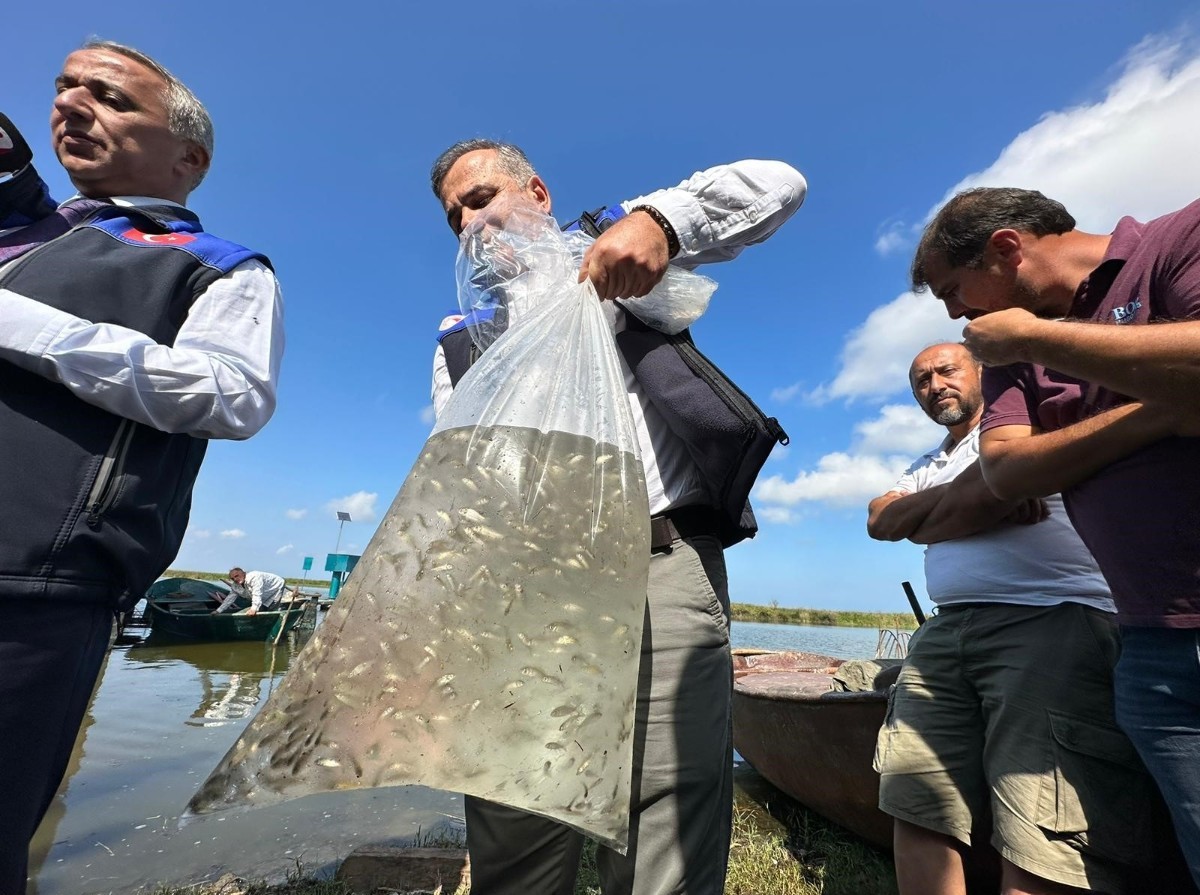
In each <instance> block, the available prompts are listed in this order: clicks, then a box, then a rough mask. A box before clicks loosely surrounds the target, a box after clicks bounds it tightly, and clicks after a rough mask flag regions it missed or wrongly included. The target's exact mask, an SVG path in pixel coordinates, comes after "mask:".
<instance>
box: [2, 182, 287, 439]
mask: <svg viewBox="0 0 1200 895" xmlns="http://www.w3.org/2000/svg"><path fill="white" fill-rule="evenodd" d="M72 198H77V197H72ZM67 201H71V200H67ZM109 201H111V202H112V203H113V204H114V205H119V206H122V207H134V208H136V207H139V206H144V205H175V206H178V203H175V202H169V201H167V200H165V199H154V198H151V197H146V196H114V197H111V198H110V199H109ZM20 260H21V259H20V258H18V259H15V260H14V261H11V262H9V264H16V263H20ZM7 266H8V265H4V266H3V267H0V277H3V274H4V267H7ZM103 301H104V296H103V295H97V296H96V299H95V302H96V307H97V309H99V308H101V307H103ZM0 320H3V321H4V325H3V326H0V359H3V360H6V361H9V362H11V363H13V364H16V365H17V366H19V367H22V368H24V369H26V370H30V371H31V372H34V373H37V374H38V375H39V376H44V377H45V378H46V379H50V380H52V381H54V382H60V383H62V384H63V385H65V386H66V387H67V388H68V389H70V390H71V392H72V393H73V394H74V395H75V396H76V397H78V398H80V399H81V400H83V401H86V402H87V403H89V404H93V405H95V406H97V407H100V408H103V409H104V410H107V411H109V412H110V413H114V414H117V415H118V416H123V417H127V418H128V419H131V420H134V421H135V422H138V423H143V424H145V425H147V426H151V427H153V428H155V429H159V430H161V431H163V432H173V433H176V432H182V433H187V434H188V435H193V436H195V437H197V438H233V439H241V438H249V437H250V436H251V435H253V434H254V433H255V432H257V431H258V430H259V429H261V428H262V427H263V426H264V425H265V424H266V422H267V420H269V419H270V418H271V414H272V413H274V410H275V393H276V388H277V385H278V381H279V366H280V362H281V360H282V358H283V347H284V335H283V295H282V292H281V291H280V288H279V281H278V280H277V279H276V278H275V274H274V273H272V271H271V269H270V268H268V267H267V266H266V265H265V264H263V263H262V262H261V261H257V260H253V259H251V260H248V261H243V262H242V263H241V264H239V265H238V266H237V267H235V268H234V269H233V270H231V271H230V272H229V273H227V274H225V276H223V277H221V278H220V279H219V280H216V281H215V282H214V283H212V285H210V286H209V287H208V288H207V289H206V290H205V291H204V292H203V293H202V294H201V295H200V296H199V297H197V298H196V300H195V302H194V303H193V304H192V306H191V308H190V309H189V311H188V315H187V318H186V319H185V320H184V322H183V325H182V326H181V327H180V328H179V333H178V335H176V337H175V340H174V342H173V344H171V345H163V344H160V343H159V342H156V341H154V340H153V339H151V338H150V337H149V336H147V335H145V334H144V333H140V332H138V331H137V330H134V329H129V328H127V327H123V326H116V325H113V324H108V323H94V322H92V321H90V320H85V319H83V318H81V317H76V316H74V315H72V314H67V313H64V312H63V311H59V310H57V309H55V308H52V307H49V306H48V305H45V304H42V303H41V302H39V301H35V300H34V299H31V298H27V297H26V296H24V295H21V294H19V293H16V292H13V291H12V290H9V289H3V288H0Z"/></svg>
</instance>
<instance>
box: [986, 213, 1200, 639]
mask: <svg viewBox="0 0 1200 895" xmlns="http://www.w3.org/2000/svg"><path fill="white" fill-rule="evenodd" d="M1067 316H1068V317H1070V318H1073V319H1080V320H1092V321H1094V322H1095V323H1097V324H1101V325H1107V326H1144V325H1146V324H1151V323H1156V322H1164V321H1170V320H1185V319H1197V318H1200V201H1196V202H1193V203H1192V204H1191V205H1188V206H1187V207H1186V208H1183V209H1181V210H1180V211H1177V212H1174V213H1173V214H1168V215H1164V216H1163V217H1161V218H1157V219H1155V220H1153V221H1150V222H1149V223H1146V224H1142V223H1139V222H1137V221H1135V220H1133V219H1132V218H1128V217H1127V218H1122V219H1121V221H1120V222H1119V223H1118V224H1117V228H1116V229H1115V230H1114V231H1113V234H1112V239H1111V241H1110V242H1109V246H1108V251H1107V252H1106V253H1105V256H1104V260H1103V261H1101V262H1100V265H1099V266H1098V267H1097V268H1096V269H1095V270H1093V271H1092V273H1091V274H1090V275H1089V276H1088V277H1087V279H1085V280H1084V281H1083V282H1082V283H1081V284H1080V286H1079V290H1078V292H1077V293H1076V296H1075V303H1074V304H1073V305H1072V307H1071V311H1070V313H1069V314H1068V315H1067ZM983 393H984V399H985V401H986V404H987V409H986V410H985V412H984V416H983V423H982V429H983V431H985V432H986V431H987V430H989V429H995V428H997V427H998V426H1009V425H1032V426H1036V427H1038V428H1040V429H1043V430H1046V431H1050V430H1053V429H1061V428H1063V427H1065V426H1069V425H1071V424H1072V423H1076V422H1079V421H1080V420H1082V419H1085V418H1087V417H1089V416H1092V415H1093V414H1096V413H1098V412H1100V411H1102V410H1106V409H1108V408H1110V407H1115V406H1117V405H1119V404H1125V403H1128V402H1129V400H1130V399H1129V398H1127V397H1125V396H1123V395H1119V394H1117V393H1115V392H1112V391H1110V390H1108V389H1106V388H1104V387H1102V386H1098V385H1094V384H1091V383H1087V382H1084V381H1082V380H1080V379H1076V378H1074V377H1072V376H1065V375H1063V374H1061V373H1057V372H1055V371H1053V370H1047V369H1046V368H1045V367H1042V366H1039V365H1037V364H1013V365H1011V366H1007V367H990V368H988V369H986V370H985V371H984V374H983ZM1198 397H1200V396H1198ZM1063 497H1064V499H1065V501H1066V505H1067V512H1068V514H1069V515H1070V517H1071V521H1072V523H1074V525H1075V528H1076V530H1077V531H1078V532H1079V535H1080V537H1082V538H1083V541H1084V543H1085V544H1087V546H1088V548H1089V549H1090V550H1091V551H1092V554H1093V555H1094V556H1095V557H1096V562H1097V563H1099V565H1100V569H1101V571H1103V572H1104V576H1105V578H1107V579H1108V583H1109V586H1110V587H1111V588H1112V592H1113V598H1114V599H1115V600H1116V603H1117V609H1118V612H1119V615H1120V621H1121V623H1122V624H1126V625H1139V626H1154V627H1174V628H1195V627H1200V439H1196V438H1167V439H1165V440H1163V441H1160V442H1157V443H1155V444H1152V445H1150V446H1148V447H1146V448H1144V449H1142V450H1140V451H1137V452H1135V453H1133V454H1130V455H1129V456H1127V457H1125V458H1123V459H1121V460H1119V461H1117V462H1116V463H1113V464H1111V465H1109V466H1106V467H1105V468H1104V469H1102V470H1100V471H1099V472H1098V473H1096V474H1095V475H1093V476H1091V477H1090V478H1088V479H1086V480H1084V481H1083V482H1080V483H1079V484H1078V485H1076V486H1075V487H1073V488H1070V489H1068V490H1067V491H1066V492H1064V494H1063Z"/></svg>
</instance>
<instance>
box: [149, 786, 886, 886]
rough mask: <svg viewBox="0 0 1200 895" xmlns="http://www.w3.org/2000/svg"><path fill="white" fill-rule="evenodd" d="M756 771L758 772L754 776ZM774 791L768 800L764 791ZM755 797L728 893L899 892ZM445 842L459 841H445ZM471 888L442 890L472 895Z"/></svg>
mask: <svg viewBox="0 0 1200 895" xmlns="http://www.w3.org/2000/svg"><path fill="white" fill-rule="evenodd" d="M750 773H751V774H752V773H753V772H750ZM755 776H756V775H755ZM764 788H765V789H766V791H768V792H770V793H771V796H770V798H769V799H768V801H769V804H764V803H763V802H762V801H760V800H761V799H762V792H763V790H764ZM753 789H754V790H755V796H754V797H751V796H750V795H748V794H747V793H746V792H745V791H743V790H741V789H739V791H738V796H737V800H736V802H735V805H734V817H733V841H732V843H731V847H730V852H729V874H728V876H727V877H726V881H725V895H896V880H895V874H894V872H893V870H892V861H891V857H890V856H889V855H886V854H883V853H881V852H879V851H877V850H875V849H873V848H871V847H870V846H869V845H867V844H865V843H864V842H862V841H861V840H859V839H857V838H856V837H854V836H851V835H850V834H848V833H846V832H845V831H843V830H841V829H840V828H838V827H835V826H833V825H832V824H830V823H828V822H827V821H825V820H823V819H822V818H820V817H819V816H818V815H816V814H813V813H811V812H809V811H806V810H805V809H804V808H803V807H801V806H799V805H796V804H795V803H794V802H791V801H790V800H788V799H787V798H786V797H784V796H782V795H780V794H778V793H777V792H775V791H774V790H772V789H770V785H769V784H765V783H759V784H758V785H757V786H755V787H753ZM441 844H442V845H447V846H448V845H454V844H456V843H453V842H449V841H446V842H442V843H441ZM595 855H596V849H595V845H594V843H591V842H590V841H589V843H588V845H587V847H586V848H585V850H584V856H583V861H582V865H581V867H580V872H579V879H578V881H577V882H576V885H575V895H600V880H599V877H598V876H597V873H596V860H595ZM469 892H470V890H469V889H462V890H460V891H458V892H454V893H451V892H450V891H444V892H440V893H438V895H469ZM153 895H366V893H360V892H355V891H354V890H352V889H350V888H348V887H347V886H346V885H345V884H344V883H341V882H338V881H329V880H315V879H312V878H306V877H305V876H304V875H303V873H300V872H298V873H297V874H296V875H295V876H294V878H292V879H290V880H288V881H287V882H286V883H283V884H280V885H274V886H271V885H267V884H266V883H261V882H260V883H242V882H240V881H238V882H233V881H232V880H231V879H229V878H228V877H226V878H225V879H224V880H223V881H222V882H221V883H218V884H212V885H203V886H184V887H168V886H161V887H159V888H157V889H154V890H153Z"/></svg>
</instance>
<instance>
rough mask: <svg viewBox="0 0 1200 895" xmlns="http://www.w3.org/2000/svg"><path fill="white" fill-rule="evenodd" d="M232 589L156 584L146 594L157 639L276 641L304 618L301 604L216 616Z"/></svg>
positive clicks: (182, 582) (185, 581) (181, 581)
mask: <svg viewBox="0 0 1200 895" xmlns="http://www.w3.org/2000/svg"><path fill="white" fill-rule="evenodd" d="M228 593H229V589H228V588H226V587H224V586H222V585H220V584H218V583H216V582H212V581H199V580H196V579H191V578H174V579H166V580H164V581H159V582H156V583H155V585H154V586H153V587H152V588H151V590H150V591H148V592H147V594H146V613H145V616H146V621H147V623H148V624H149V626H150V633H151V635H152V636H153V637H154V638H155V639H171V640H190V641H202V642H208V643H222V642H227V641H236V640H277V639H279V638H280V637H282V636H283V635H284V634H286V633H287V632H288V631H290V630H292V628H294V627H295V626H296V625H297V623H299V621H300V618H301V616H303V615H304V605H305V604H302V603H295V604H289V605H288V606H287V607H285V608H282V609H279V610H260V611H259V612H257V613H255V614H254V615H242V614H239V613H236V612H223V613H221V614H219V615H217V614H214V612H213V610H214V609H216V607H217V606H218V605H220V602H221V600H222V599H224V597H225V596H227V595H228Z"/></svg>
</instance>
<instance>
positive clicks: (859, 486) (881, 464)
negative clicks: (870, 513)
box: [754, 402, 946, 520]
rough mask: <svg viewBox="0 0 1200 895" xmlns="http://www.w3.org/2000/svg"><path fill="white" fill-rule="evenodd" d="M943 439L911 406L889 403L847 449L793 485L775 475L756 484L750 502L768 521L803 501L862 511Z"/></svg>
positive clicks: (859, 430)
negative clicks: (853, 507)
mask: <svg viewBox="0 0 1200 895" xmlns="http://www.w3.org/2000/svg"><path fill="white" fill-rule="evenodd" d="M945 435H946V431H945V429H943V428H942V427H941V426H939V425H937V424H936V423H934V422H932V421H931V420H930V419H929V417H927V416H926V415H925V413H924V412H923V411H922V410H921V408H920V407H918V406H917V405H916V403H915V402H914V403H913V404H911V405H910V404H888V405H886V406H884V407H881V408H880V409H879V413H878V415H877V416H875V417H872V418H871V419H866V420H862V421H861V422H859V423H857V424H855V426H854V437H853V440H852V441H853V443H852V444H851V446H850V448H849V450H846V451H835V452H833V453H830V454H826V455H825V456H824V457H822V458H821V459H820V460H818V461H817V465H816V468H815V469H812V470H807V471H801V472H800V473H798V474H797V475H796V477H795V478H793V479H791V480H789V479H788V478H787V477H786V476H782V475H773V476H770V477H769V478H766V479H764V480H762V481H760V482H759V483H758V485H757V486H756V487H755V489H754V500H755V501H756V502H757V503H759V504H762V507H761V509H759V510H757V512H760V513H761V514H762V516H763V518H765V519H771V518H772V514H775V513H777V512H781V511H783V510H784V508H786V507H792V506H795V505H797V504H800V503H805V502H819V503H828V504H832V505H834V506H866V503H867V501H869V500H871V498H873V497H878V496H879V495H880V494H882V493H884V492H885V491H887V490H888V489H889V488H890V487H892V485H894V484H896V480H897V479H898V478H900V475H901V474H902V473H903V472H904V470H905V469H907V468H908V465H909V464H910V463H911V462H912V461H913V460H914V459H915V458H916V457H919V456H920V455H921V454H923V453H925V452H926V451H928V450H930V449H931V448H932V447H934V446H935V445H936V444H937V443H938V441H939V440H940V439H942V438H944V437H945ZM791 518H793V517H791V516H788V519H789V520H790V519H791Z"/></svg>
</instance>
